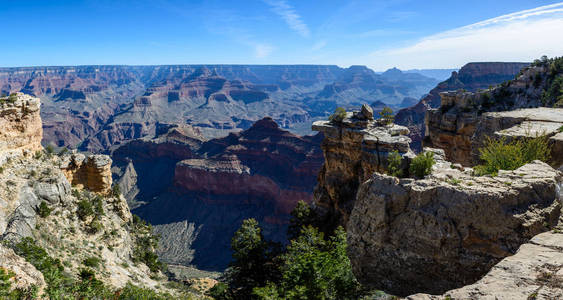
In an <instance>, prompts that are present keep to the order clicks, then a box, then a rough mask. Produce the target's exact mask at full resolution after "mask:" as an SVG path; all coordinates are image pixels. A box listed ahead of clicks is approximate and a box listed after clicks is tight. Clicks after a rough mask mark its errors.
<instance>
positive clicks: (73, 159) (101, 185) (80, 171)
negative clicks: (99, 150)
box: [61, 153, 112, 195]
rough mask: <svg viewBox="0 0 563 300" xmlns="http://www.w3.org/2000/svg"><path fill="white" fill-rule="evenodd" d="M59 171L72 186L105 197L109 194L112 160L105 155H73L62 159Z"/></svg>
mask: <svg viewBox="0 0 563 300" xmlns="http://www.w3.org/2000/svg"><path fill="white" fill-rule="evenodd" d="M62 160H63V162H62V163H61V169H62V170H63V173H64V175H65V176H66V178H67V179H68V181H69V182H70V183H71V184H72V185H76V186H79V187H84V188H86V189H88V190H90V191H93V192H97V193H100V194H104V195H107V194H109V193H110V192H111V185H112V174H111V163H112V160H111V158H109V156H107V155H102V154H96V155H88V156H85V155H84V154H80V153H75V154H69V155H66V156H64V157H63V159H62Z"/></svg>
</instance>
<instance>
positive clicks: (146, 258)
mask: <svg viewBox="0 0 563 300" xmlns="http://www.w3.org/2000/svg"><path fill="white" fill-rule="evenodd" d="M132 225H133V228H132V230H131V232H133V233H134V237H135V246H134V248H133V254H132V259H133V261H134V262H143V263H144V264H145V265H147V267H149V269H150V270H151V272H158V271H159V270H160V271H165V270H166V264H164V263H163V262H161V261H160V260H159V259H158V255H157V254H156V252H155V249H156V247H157V246H158V238H159V236H157V235H155V234H154V233H153V230H152V226H151V225H150V224H147V223H146V222H145V221H144V220H143V219H141V218H140V217H139V216H137V215H133V221H132Z"/></svg>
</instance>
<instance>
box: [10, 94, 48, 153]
mask: <svg viewBox="0 0 563 300" xmlns="http://www.w3.org/2000/svg"><path fill="white" fill-rule="evenodd" d="M40 105H41V103H40V100H39V99H38V98H35V97H31V96H29V95H25V94H22V93H17V94H15V95H12V96H10V97H4V98H0V128H1V130H0V153H2V152H19V153H20V154H21V153H22V152H23V151H24V150H27V151H30V152H34V151H37V150H40V149H42V147H41V138H42V136H43V130H42V128H41V116H40V113H39V112H40Z"/></svg>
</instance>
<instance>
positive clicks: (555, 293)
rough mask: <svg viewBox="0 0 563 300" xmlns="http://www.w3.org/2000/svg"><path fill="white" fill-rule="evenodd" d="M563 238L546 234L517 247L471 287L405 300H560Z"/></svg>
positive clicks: (561, 294) (552, 233)
mask: <svg viewBox="0 0 563 300" xmlns="http://www.w3.org/2000/svg"><path fill="white" fill-rule="evenodd" d="M561 245H563V234H561V233H558V230H554V232H546V233H542V234H538V235H536V236H535V237H533V238H532V239H531V240H530V241H529V242H528V243H526V244H524V245H522V246H520V249H518V252H517V253H516V254H515V255H513V256H509V257H507V258H505V259H503V260H502V261H501V262H500V263H498V264H496V265H495V266H494V267H493V268H492V269H491V271H489V272H488V273H487V275H485V276H484V277H483V278H481V279H480V280H479V281H477V282H476V283H474V284H470V285H467V286H464V287H462V288H459V289H455V290H451V291H447V292H446V293H444V294H443V295H440V296H437V295H428V294H416V295H411V296H409V297H407V298H406V299H408V300H430V299H498V300H528V299H561V298H563V274H562V271H561V270H563V250H562V248H561Z"/></svg>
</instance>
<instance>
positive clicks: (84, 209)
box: [77, 199, 94, 221]
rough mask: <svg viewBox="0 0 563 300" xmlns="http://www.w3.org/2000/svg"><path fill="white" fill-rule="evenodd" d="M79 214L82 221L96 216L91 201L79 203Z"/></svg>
mask: <svg viewBox="0 0 563 300" xmlns="http://www.w3.org/2000/svg"><path fill="white" fill-rule="evenodd" d="M77 213H78V216H79V217H80V219H81V220H82V221H84V220H86V218H88V217H89V216H91V215H93V214H94V207H93V206H92V203H91V202H90V200H89V199H82V200H80V201H78V210H77Z"/></svg>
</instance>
